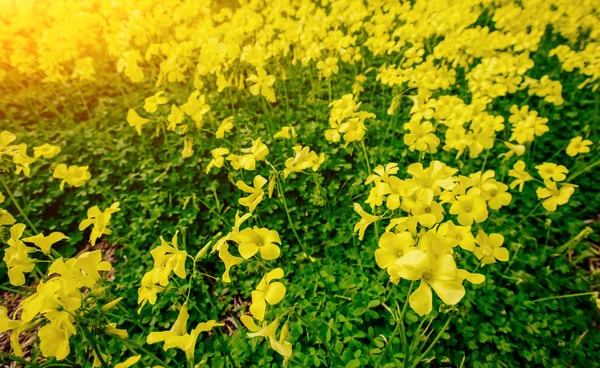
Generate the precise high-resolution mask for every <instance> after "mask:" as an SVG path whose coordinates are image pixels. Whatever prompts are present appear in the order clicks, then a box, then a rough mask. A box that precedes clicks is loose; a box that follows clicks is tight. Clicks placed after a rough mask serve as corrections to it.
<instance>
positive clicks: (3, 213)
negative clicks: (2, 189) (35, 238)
mask: <svg viewBox="0 0 600 368" xmlns="http://www.w3.org/2000/svg"><path fill="white" fill-rule="evenodd" d="M0 196H2V194H0ZM0 203H1V202H0ZM15 222H17V219H15V218H14V217H13V215H11V214H10V213H8V211H7V210H5V209H2V208H0V226H6V225H12V224H14V223H15Z"/></svg>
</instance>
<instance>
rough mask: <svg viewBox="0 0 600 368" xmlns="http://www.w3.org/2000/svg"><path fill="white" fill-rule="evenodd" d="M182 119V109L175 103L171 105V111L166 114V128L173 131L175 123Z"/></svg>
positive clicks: (175, 126)
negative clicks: (167, 123)
mask: <svg viewBox="0 0 600 368" xmlns="http://www.w3.org/2000/svg"><path fill="white" fill-rule="evenodd" d="M183 119H185V113H184V112H183V110H182V109H180V108H179V107H178V106H177V105H175V104H173V105H171V113H170V114H169V116H167V121H168V122H169V125H167V130H172V131H175V129H177V124H179V123H181V122H182V121H183Z"/></svg>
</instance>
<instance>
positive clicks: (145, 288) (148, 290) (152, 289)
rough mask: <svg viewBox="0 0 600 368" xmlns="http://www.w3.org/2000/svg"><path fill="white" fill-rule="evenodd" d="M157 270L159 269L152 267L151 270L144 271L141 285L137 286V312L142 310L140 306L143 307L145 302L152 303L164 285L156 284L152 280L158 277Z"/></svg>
mask: <svg viewBox="0 0 600 368" xmlns="http://www.w3.org/2000/svg"><path fill="white" fill-rule="evenodd" d="M159 272H160V270H159V269H152V270H151V271H149V272H146V273H145V274H144V276H143V277H142V281H141V286H140V287H139V288H138V304H139V305H140V308H139V309H138V314H139V313H140V312H141V311H142V308H144V306H145V305H146V303H147V302H150V304H151V305H154V304H155V303H156V298H157V295H158V293H160V292H161V291H163V289H164V287H162V286H159V285H156V283H155V282H154V280H157V279H158V273H159Z"/></svg>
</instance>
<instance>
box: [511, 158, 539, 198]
mask: <svg viewBox="0 0 600 368" xmlns="http://www.w3.org/2000/svg"><path fill="white" fill-rule="evenodd" d="M508 176H510V177H513V178H515V179H516V180H513V182H512V183H510V189H515V187H516V186H517V185H518V186H519V192H522V191H523V185H524V184H525V182H528V181H530V180H533V176H531V175H530V174H529V173H528V172H527V171H525V162H523V161H521V160H519V161H517V162H515V165H514V166H513V168H512V169H510V170H508Z"/></svg>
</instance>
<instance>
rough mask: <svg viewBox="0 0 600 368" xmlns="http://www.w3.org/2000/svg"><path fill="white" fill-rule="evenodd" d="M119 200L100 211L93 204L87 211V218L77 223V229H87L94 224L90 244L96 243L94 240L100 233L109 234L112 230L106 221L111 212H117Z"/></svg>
mask: <svg viewBox="0 0 600 368" xmlns="http://www.w3.org/2000/svg"><path fill="white" fill-rule="evenodd" d="M120 210H121V209H120V208H119V202H115V203H113V204H111V205H110V207H108V208H107V209H105V210H104V211H100V208H99V207H98V206H94V207H92V208H90V209H88V211H87V217H88V218H87V219H85V220H83V221H81V223H80V224H79V231H83V230H85V229H87V228H88V227H89V226H90V225H94V227H93V228H92V232H91V234H90V244H91V245H92V246H94V245H96V241H97V240H98V239H99V238H100V237H101V236H102V235H109V234H111V233H112V231H111V230H110V229H109V228H108V223H109V222H110V219H111V217H112V214H113V213H116V212H119V211H120Z"/></svg>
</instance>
